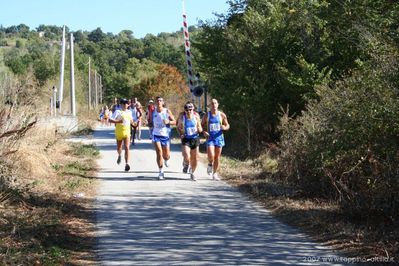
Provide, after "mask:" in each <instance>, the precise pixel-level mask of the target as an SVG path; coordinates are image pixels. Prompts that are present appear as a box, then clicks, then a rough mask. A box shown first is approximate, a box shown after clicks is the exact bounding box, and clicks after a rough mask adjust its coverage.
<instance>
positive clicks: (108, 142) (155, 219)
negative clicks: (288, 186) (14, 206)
mask: <svg viewBox="0 0 399 266" xmlns="http://www.w3.org/2000/svg"><path fill="white" fill-rule="evenodd" d="M143 137H144V139H142V140H141V141H139V142H138V143H137V144H136V145H135V146H133V148H132V151H131V163H130V165H131V170H130V171H129V172H125V171H124V164H123V163H122V164H120V165H117V164H116V160H117V153H116V144H115V140H114V133H113V128H112V127H109V128H101V127H99V128H98V129H97V130H96V131H95V132H94V136H93V139H92V141H94V142H95V143H96V144H97V146H98V147H99V149H100V152H101V159H99V160H98V163H99V166H100V171H99V173H98V178H99V179H100V185H99V189H98V192H97V196H96V206H95V208H96V223H97V224H96V227H97V237H98V241H97V248H96V252H97V254H98V257H99V260H100V261H99V264H100V265H343V263H341V262H324V261H325V260H336V261H337V260H338V261H340V260H342V261H343V262H345V258H343V257H340V256H339V254H337V253H336V252H334V251H333V250H331V249H329V248H328V247H325V246H323V245H321V244H316V243H315V242H313V241H312V240H311V239H310V238H309V237H307V236H305V235H304V234H302V233H300V232H299V231H298V230H296V229H294V228H291V227H289V226H287V225H284V224H282V223H280V222H279V221H278V220H276V219H275V218H274V217H273V216H272V215H271V214H270V212H268V211H267V210H264V209H263V208H262V207H260V206H259V205H258V204H256V203H254V202H251V200H249V199H248V198H247V197H245V196H244V195H242V194H241V193H240V192H239V191H237V189H235V188H233V187H231V186H229V185H228V184H226V183H224V182H223V181H219V182H218V181H213V180H212V179H211V178H210V177H209V176H208V175H207V174H206V166H205V165H202V164H201V165H200V166H199V169H198V170H197V178H198V181H197V182H193V181H191V180H190V179H189V175H188V174H183V173H182V172H181V170H182V156H181V153H180V145H177V144H174V145H173V144H172V147H171V148H172V153H171V160H170V167H169V168H166V171H165V180H163V181H158V180H157V176H158V168H157V165H156V162H155V151H154V149H153V146H152V143H151V141H150V140H149V139H148V131H147V130H143ZM122 162H123V160H122Z"/></svg>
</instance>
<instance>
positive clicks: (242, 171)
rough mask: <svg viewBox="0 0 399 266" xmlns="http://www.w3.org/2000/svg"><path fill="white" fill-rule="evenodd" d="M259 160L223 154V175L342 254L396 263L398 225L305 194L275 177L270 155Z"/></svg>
mask: <svg viewBox="0 0 399 266" xmlns="http://www.w3.org/2000/svg"><path fill="white" fill-rule="evenodd" d="M259 160H260V159H259V158H258V159H256V160H253V161H252V160H248V161H245V162H242V161H237V160H232V159H228V158H226V157H224V158H223V157H222V164H221V174H222V176H223V177H224V180H225V181H227V182H228V183H230V184H232V185H234V186H236V187H237V188H239V189H240V190H241V191H242V192H244V193H246V194H247V195H249V196H250V197H252V198H253V199H254V200H256V201H258V202H260V203H261V204H262V205H263V206H265V208H267V209H269V210H271V211H272V212H273V214H274V215H275V216H276V217H277V218H278V219H280V220H281V221H283V222H284V223H287V224H290V225H292V226H295V227H299V228H301V230H303V231H305V232H306V233H308V234H309V235H310V236H312V237H313V238H315V239H317V240H318V241H321V242H325V243H328V244H329V245H331V246H332V247H333V248H335V249H337V250H339V251H340V252H341V253H342V254H344V255H347V256H350V257H361V258H364V259H372V258H376V257H378V258H382V257H384V258H390V259H391V258H393V259H394V261H395V262H397V259H398V256H399V254H398V250H399V243H398V239H399V230H398V226H397V225H395V224H392V223H384V222H381V221H378V222H376V221H372V220H369V221H365V220H360V219H359V218H358V217H354V216H353V215H352V214H350V213H347V212H345V210H342V208H340V206H339V205H338V204H337V203H336V202H329V201H326V200H323V199H317V198H308V197H305V196H303V193H301V191H300V190H298V189H296V188H293V187H290V186H288V185H286V184H284V183H283V182H279V181H278V180H277V179H276V178H273V175H271V174H270V172H273V169H274V166H275V163H274V162H272V161H270V160H271V159H270V158H268V156H264V157H263V158H262V160H268V162H264V163H259ZM265 167H266V168H265ZM270 167H271V168H270ZM385 265H387V264H385Z"/></svg>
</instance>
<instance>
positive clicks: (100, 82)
mask: <svg viewBox="0 0 399 266" xmlns="http://www.w3.org/2000/svg"><path fill="white" fill-rule="evenodd" d="M98 76H99V85H100V104H101V105H102V104H103V77H102V76H101V75H100V74H98Z"/></svg>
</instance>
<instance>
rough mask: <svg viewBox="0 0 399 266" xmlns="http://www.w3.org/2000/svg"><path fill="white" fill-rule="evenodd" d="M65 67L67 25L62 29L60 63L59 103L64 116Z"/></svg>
mask: <svg viewBox="0 0 399 266" xmlns="http://www.w3.org/2000/svg"><path fill="white" fill-rule="evenodd" d="M64 67H65V25H64V27H63V29H62V41H61V63H60V90H59V95H58V103H59V106H58V107H59V109H60V114H62V109H61V106H62V100H63V95H64Z"/></svg>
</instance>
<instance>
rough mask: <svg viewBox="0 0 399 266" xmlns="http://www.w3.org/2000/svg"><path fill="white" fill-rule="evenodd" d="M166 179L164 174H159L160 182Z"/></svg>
mask: <svg viewBox="0 0 399 266" xmlns="http://www.w3.org/2000/svg"><path fill="white" fill-rule="evenodd" d="M164 179H165V177H164V173H161V172H160V173H159V175H158V180H164Z"/></svg>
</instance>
